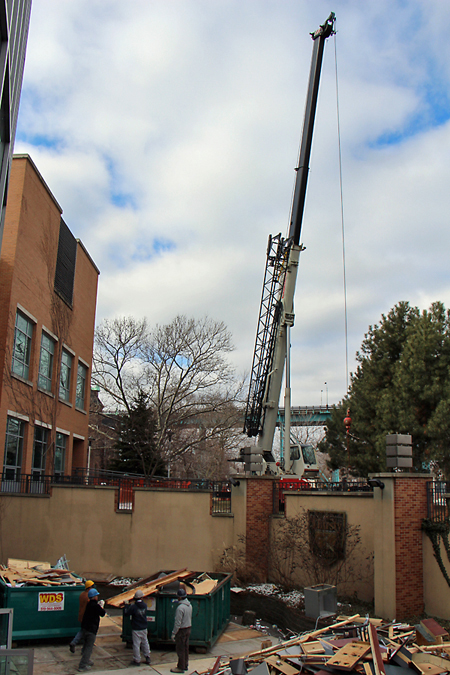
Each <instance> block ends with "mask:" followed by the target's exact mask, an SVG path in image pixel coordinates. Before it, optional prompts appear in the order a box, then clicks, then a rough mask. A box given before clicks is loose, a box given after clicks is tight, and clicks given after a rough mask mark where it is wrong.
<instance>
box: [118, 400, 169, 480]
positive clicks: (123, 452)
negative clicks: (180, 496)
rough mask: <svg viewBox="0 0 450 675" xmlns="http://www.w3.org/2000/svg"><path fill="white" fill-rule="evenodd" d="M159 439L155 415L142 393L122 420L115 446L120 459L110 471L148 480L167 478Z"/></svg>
mask: <svg viewBox="0 0 450 675" xmlns="http://www.w3.org/2000/svg"><path fill="white" fill-rule="evenodd" d="M155 438H156V420H155V415H154V413H153V411H152V410H151V408H149V406H148V402H147V398H146V396H145V394H144V393H143V392H142V391H140V392H139V393H138V395H137V397H136V400H135V402H134V403H133V405H132V406H131V407H130V410H129V412H127V413H124V414H123V416H122V419H121V425H120V436H119V440H118V441H117V443H116V446H115V447H116V456H115V457H114V459H113V460H112V462H111V464H110V467H109V468H110V469H112V470H113V471H122V472H125V473H138V474H144V475H145V476H150V475H155V474H156V475H164V474H165V473H166V468H165V465H164V462H163V461H162V459H161V457H160V455H159V454H158V453H157V452H156V443H155Z"/></svg>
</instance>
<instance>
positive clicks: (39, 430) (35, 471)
mask: <svg viewBox="0 0 450 675" xmlns="http://www.w3.org/2000/svg"><path fill="white" fill-rule="evenodd" d="M40 434H42V438H37V436H39V435H40ZM48 437H49V430H48V429H47V427H44V426H42V425H40V424H35V425H34V436H33V455H32V458H31V476H32V478H34V479H39V478H40V477H41V476H44V475H45V467H46V463H47V451H48ZM37 446H40V453H41V457H40V462H39V464H40V466H35V461H36V447H37Z"/></svg>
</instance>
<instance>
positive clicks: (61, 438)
mask: <svg viewBox="0 0 450 675" xmlns="http://www.w3.org/2000/svg"><path fill="white" fill-rule="evenodd" d="M66 442H67V436H66V435H65V434H61V433H60V432H59V431H58V432H57V433H56V445H55V461H54V464H53V473H54V475H55V476H64V466H65V461H66Z"/></svg>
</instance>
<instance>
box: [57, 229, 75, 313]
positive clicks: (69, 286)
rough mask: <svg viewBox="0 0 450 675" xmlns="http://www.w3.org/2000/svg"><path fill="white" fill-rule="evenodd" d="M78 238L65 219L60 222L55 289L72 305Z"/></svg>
mask: <svg viewBox="0 0 450 675" xmlns="http://www.w3.org/2000/svg"><path fill="white" fill-rule="evenodd" d="M76 260H77V240H76V239H75V237H74V236H73V234H72V232H71V231H70V230H69V228H68V227H67V225H66V224H65V222H64V221H63V219H62V218H61V220H60V224H59V241H58V254H57V257H56V270H55V291H56V292H57V293H58V294H59V295H60V296H61V297H62V298H63V300H65V301H66V302H67V304H68V305H70V307H72V302H73V286H74V282H75V264H76Z"/></svg>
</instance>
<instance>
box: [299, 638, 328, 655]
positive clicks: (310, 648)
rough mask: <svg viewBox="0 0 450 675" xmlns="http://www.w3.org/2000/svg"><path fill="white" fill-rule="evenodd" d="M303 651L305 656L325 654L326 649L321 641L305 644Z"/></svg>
mask: <svg viewBox="0 0 450 675" xmlns="http://www.w3.org/2000/svg"><path fill="white" fill-rule="evenodd" d="M302 649H303V651H304V652H305V654H325V649H324V646H323V645H322V644H320V642H319V640H315V641H314V642H303V644H302Z"/></svg>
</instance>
